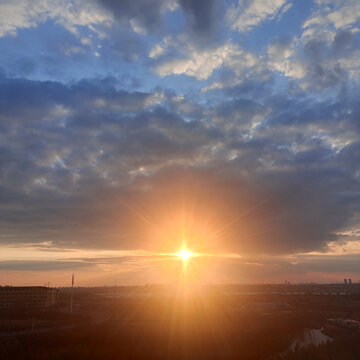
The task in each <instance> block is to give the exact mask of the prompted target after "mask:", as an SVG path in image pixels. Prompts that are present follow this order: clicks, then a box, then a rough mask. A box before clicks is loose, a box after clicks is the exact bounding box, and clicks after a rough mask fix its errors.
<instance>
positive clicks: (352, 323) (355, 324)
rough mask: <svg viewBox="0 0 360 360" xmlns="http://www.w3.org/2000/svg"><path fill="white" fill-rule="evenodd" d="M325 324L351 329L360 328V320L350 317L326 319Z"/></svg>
mask: <svg viewBox="0 0 360 360" xmlns="http://www.w3.org/2000/svg"><path fill="white" fill-rule="evenodd" d="M325 324H326V325H333V326H337V327H343V328H347V329H352V330H360V322H359V321H356V320H351V319H327V320H326V322H325Z"/></svg>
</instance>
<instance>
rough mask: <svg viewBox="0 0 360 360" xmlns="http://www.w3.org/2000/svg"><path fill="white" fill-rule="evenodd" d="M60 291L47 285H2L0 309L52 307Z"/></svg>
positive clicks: (0, 288)
mask: <svg viewBox="0 0 360 360" xmlns="http://www.w3.org/2000/svg"><path fill="white" fill-rule="evenodd" d="M58 293H59V290H58V289H56V288H50V287H46V286H1V287H0V309H14V308H15V309H16V308H45V307H50V306H53V305H55V304H56V302H57V300H58Z"/></svg>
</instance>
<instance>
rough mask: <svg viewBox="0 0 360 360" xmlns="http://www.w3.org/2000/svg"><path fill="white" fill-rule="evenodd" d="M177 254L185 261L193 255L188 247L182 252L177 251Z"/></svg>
mask: <svg viewBox="0 0 360 360" xmlns="http://www.w3.org/2000/svg"><path fill="white" fill-rule="evenodd" d="M177 255H178V256H179V257H180V258H181V260H183V261H187V260H188V259H189V258H190V257H192V256H193V254H192V253H191V252H190V251H188V250H186V249H183V250H181V251H180V252H178V253H177Z"/></svg>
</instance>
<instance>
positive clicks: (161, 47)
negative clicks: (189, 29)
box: [149, 36, 171, 59]
mask: <svg viewBox="0 0 360 360" xmlns="http://www.w3.org/2000/svg"><path fill="white" fill-rule="evenodd" d="M170 44H171V37H170V36H168V37H166V38H165V39H163V41H162V43H161V44H155V45H154V46H153V47H152V49H151V50H150V53H149V58H151V59H157V58H158V57H160V56H162V55H164V54H165V53H166V52H167V50H168V48H169V46H170Z"/></svg>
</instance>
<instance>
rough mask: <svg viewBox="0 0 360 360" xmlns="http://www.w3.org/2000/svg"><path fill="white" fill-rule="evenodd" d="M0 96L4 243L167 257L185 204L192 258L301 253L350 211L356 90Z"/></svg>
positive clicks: (25, 85)
mask: <svg viewBox="0 0 360 360" xmlns="http://www.w3.org/2000/svg"><path fill="white" fill-rule="evenodd" d="M285 44H286V42H285ZM0 85H1V86H0V88H1V89H6V91H3V90H2V93H3V94H5V95H4V96H3V97H2V98H1V101H0V118H1V126H2V141H1V143H2V146H1V149H0V151H1V162H0V167H1V178H0V180H1V189H0V190H1V191H0V196H1V202H2V204H3V205H4V207H3V208H2V210H1V227H2V234H1V236H0V241H1V242H2V243H4V244H12V243H16V242H17V243H23V242H26V243H29V242H30V243H31V242H34V241H36V242H39V241H52V242H53V244H54V246H57V247H65V248H69V247H70V248H114V247H115V248H118V249H141V248H147V247H149V249H150V248H151V247H156V248H157V250H159V251H161V250H164V249H165V251H166V250H167V251H170V250H173V249H169V246H170V245H169V243H167V242H166V241H165V240H164V237H165V238H167V237H169V236H170V237H171V236H175V238H174V239H175V240H174V242H175V243H176V241H179V242H180V239H178V238H177V237H176V236H178V234H179V232H178V231H177V230H176V229H178V227H179V226H180V223H179V221H180V217H179V206H180V205H179V204H183V205H182V206H185V208H186V209H187V210H186V212H185V213H186V214H187V216H188V217H189V219H188V221H189V223H191V222H193V224H194V225H193V226H192V227H191V229H190V230H189V231H190V235H191V236H190V238H191V239H192V241H194V244H193V246H194V248H197V247H198V248H203V249H206V248H207V249H214V251H215V250H216V249H218V247H219V248H222V249H227V250H228V251H229V252H232V251H238V252H240V253H272V254H273V253H277V254H279V253H291V252H299V251H312V250H315V249H323V248H325V247H326V244H327V243H328V242H329V241H336V239H337V235H336V233H337V232H338V231H340V230H341V229H344V228H346V226H347V225H348V224H349V222H350V221H351V219H352V217H353V214H354V213H355V212H358V211H359V210H360V209H358V205H357V204H358V197H357V196H354V195H353V196H347V195H346V192H349V191H351V193H352V194H357V193H360V188H359V182H358V178H357V173H356V166H354V164H356V163H357V162H358V161H359V159H358V151H357V150H356V149H357V147H358V145H357V135H356V134H358V133H359V127H358V125H357V120H356V119H357V116H358V114H359V112H360V110H359V106H358V104H357V100H356V99H357V95H356V93H353V94H351V96H350V97H349V98H348V100H347V105H346V106H345V107H344V106H343V104H344V102H343V101H344V100H342V99H339V100H338V102H336V103H333V102H327V101H324V102H323V103H319V102H316V101H312V100H311V99H309V98H308V97H306V96H304V97H301V96H299V98H298V99H297V100H294V99H289V98H287V97H279V96H278V97H274V96H272V95H269V94H267V93H266V92H264V94H265V95H263V97H262V98H261V99H258V98H254V99H249V98H246V97H244V96H243V95H242V93H240V95H239V94H237V95H235V93H234V94H233V95H232V98H231V99H228V100H226V101H223V102H219V103H218V104H212V105H211V106H207V105H204V104H197V103H196V101H191V100H190V99H187V98H181V99H179V98H178V97H174V96H173V95H172V94H171V93H166V92H162V93H160V92H148V93H145V92H127V91H124V90H118V89H117V88H116V81H114V79H103V80H83V81H80V82H78V83H74V84H72V85H64V84H60V83H56V82H40V81H29V80H21V79H6V78H3V79H2V80H1V84H0ZM349 108H350V109H352V112H351V113H349V112H348V110H347V109H349ZM189 117H190V118H191V120H190V119H189ZM340 129H341V130H340ZM184 204H185V205H184ZM192 214H196V221H194V219H192V216H193V215H192ZM209 224H211V227H209ZM174 234H175V235H174ZM176 234H177V235H176ZM155 239H156V240H155ZM174 242H170V244H174ZM170 247H171V246H170Z"/></svg>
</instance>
